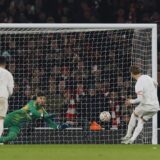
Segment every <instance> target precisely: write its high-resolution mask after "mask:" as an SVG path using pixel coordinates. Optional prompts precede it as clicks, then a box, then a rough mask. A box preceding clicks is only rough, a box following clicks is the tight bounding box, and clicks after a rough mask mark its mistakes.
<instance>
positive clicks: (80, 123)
mask: <svg viewBox="0 0 160 160" xmlns="http://www.w3.org/2000/svg"><path fill="white" fill-rule="evenodd" d="M0 55H4V56H6V57H8V59H9V61H10V64H9V69H10V70H11V72H12V73H13V75H14V77H15V81H16V94H13V96H12V97H11V100H10V105H11V106H10V110H9V112H10V111H14V110H15V109H19V108H20V107H21V105H24V103H25V102H27V100H29V98H30V97H31V96H33V95H34V94H36V93H37V92H38V91H40V90H42V91H44V92H45V93H46V95H47V98H48V99H49V100H48V106H49V108H47V107H46V110H47V111H48V112H49V113H52V112H54V113H55V114H56V115H57V116H56V119H55V120H56V122H57V123H59V122H65V121H68V122H69V123H71V125H72V127H71V128H69V129H66V130H64V131H56V130H52V129H50V128H48V126H46V124H44V122H42V121H41V120H38V121H36V122H33V123H32V124H31V127H29V129H27V127H24V128H23V129H22V133H21V135H20V136H19V138H18V139H17V140H16V141H14V142H13V143H96V144H98V143H111V144H116V143H120V138H121V137H122V136H124V133H125V132H126V129H127V126H126V124H125V120H127V118H128V116H129V114H130V113H131V110H132V109H127V108H125V106H124V99H125V98H126V97H127V96H133V97H134V96H135V93H134V82H132V79H131V78H130V75H129V67H130V65H131V64H137V63H138V64H140V66H141V67H142V70H143V71H144V73H147V74H149V75H151V76H152V77H153V78H154V79H155V80H157V25H156V24H23V23H22V24H3V23H2V24H0ZM104 110H107V111H109V112H110V113H111V116H112V118H111V121H110V122H108V123H102V122H100V121H99V117H98V115H99V113H100V112H101V111H104ZM93 121H96V122H97V123H98V124H100V126H101V127H102V130H99V131H97V130H96V131H95V130H92V129H91V128H92V127H91V126H90V125H91V122H93ZM86 126H87V127H86ZM136 143H152V144H157V115H155V116H154V117H153V118H152V121H150V122H149V125H148V124H147V126H145V127H144V131H143V134H142V136H140V138H139V139H138V141H137V142H136Z"/></svg>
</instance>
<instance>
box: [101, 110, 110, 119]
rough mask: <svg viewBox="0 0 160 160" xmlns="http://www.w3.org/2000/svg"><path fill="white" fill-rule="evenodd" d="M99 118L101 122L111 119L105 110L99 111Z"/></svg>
mask: <svg viewBox="0 0 160 160" xmlns="http://www.w3.org/2000/svg"><path fill="white" fill-rule="evenodd" d="M99 118H100V120H101V121H102V122H108V121H110V119H111V114H110V113H109V112H107V111H103V112H101V113H100V115H99Z"/></svg>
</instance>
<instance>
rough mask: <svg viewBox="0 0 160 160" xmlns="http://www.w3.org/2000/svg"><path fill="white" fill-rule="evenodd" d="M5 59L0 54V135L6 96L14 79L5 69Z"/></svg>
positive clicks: (2, 128)
mask: <svg viewBox="0 0 160 160" xmlns="http://www.w3.org/2000/svg"><path fill="white" fill-rule="evenodd" d="M5 67H6V59H5V57H3V56H0V137H1V135H2V133H3V130H4V127H3V126H4V124H3V123H4V118H5V116H6V113H7V110H8V97H9V96H11V95H12V93H13V88H14V80H13V76H12V74H11V73H10V72H9V71H8V70H6V69H5Z"/></svg>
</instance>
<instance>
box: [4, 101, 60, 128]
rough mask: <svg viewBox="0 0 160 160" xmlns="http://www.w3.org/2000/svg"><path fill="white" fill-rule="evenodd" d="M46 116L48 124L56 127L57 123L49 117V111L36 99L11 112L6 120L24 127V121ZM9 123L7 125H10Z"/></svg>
mask: <svg viewBox="0 0 160 160" xmlns="http://www.w3.org/2000/svg"><path fill="white" fill-rule="evenodd" d="M42 117H43V118H44V120H45V121H46V122H47V123H48V125H49V126H50V127H52V128H56V127H57V124H56V123H54V122H52V120H51V119H50V118H49V116H48V113H47V112H46V111H45V109H44V108H43V106H42V105H39V104H36V103H35V100H31V101H30V102H29V103H27V105H25V106H24V107H23V108H21V109H19V110H16V111H14V112H12V113H9V114H8V115H7V116H6V118H5V121H6V123H9V124H10V125H11V126H13V125H14V126H19V127H22V126H23V124H24V123H26V122H30V121H32V120H33V119H39V118H42ZM9 124H7V126H8V125H9Z"/></svg>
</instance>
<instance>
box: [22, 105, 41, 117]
mask: <svg viewBox="0 0 160 160" xmlns="http://www.w3.org/2000/svg"><path fill="white" fill-rule="evenodd" d="M22 110H25V111H26V112H28V114H29V115H30V116H32V115H34V117H36V118H41V117H43V111H40V110H39V111H38V110H36V108H35V107H29V106H28V105H25V106H24V107H23V108H22Z"/></svg>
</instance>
